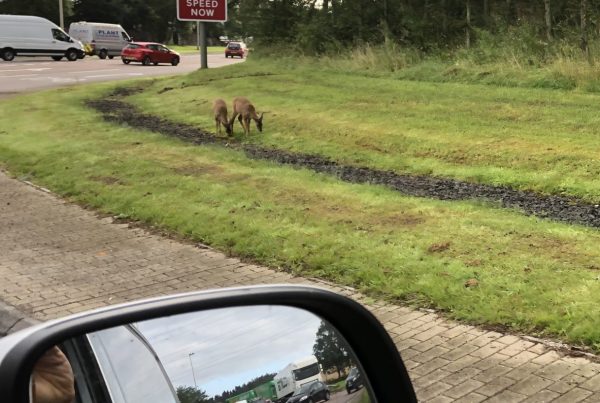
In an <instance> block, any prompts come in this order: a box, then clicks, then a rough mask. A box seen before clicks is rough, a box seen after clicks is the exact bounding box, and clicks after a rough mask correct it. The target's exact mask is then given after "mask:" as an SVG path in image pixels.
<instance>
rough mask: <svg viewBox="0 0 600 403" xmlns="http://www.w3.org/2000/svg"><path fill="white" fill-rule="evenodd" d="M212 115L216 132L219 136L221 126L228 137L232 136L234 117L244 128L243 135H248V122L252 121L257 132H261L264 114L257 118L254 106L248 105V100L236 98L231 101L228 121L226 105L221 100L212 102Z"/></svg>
mask: <svg viewBox="0 0 600 403" xmlns="http://www.w3.org/2000/svg"><path fill="white" fill-rule="evenodd" d="M213 113H214V114H215V123H216V130H217V133H219V134H221V133H222V129H221V125H223V126H225V131H226V132H227V134H228V135H232V134H233V124H234V122H235V118H236V116H237V118H238V120H239V121H240V123H241V124H242V127H243V128H244V134H245V135H248V134H250V120H254V122H256V128H257V129H258V131H259V132H262V120H263V114H264V112H263V113H261V114H260V116H258V114H257V113H256V109H255V108H254V105H252V104H251V103H250V101H249V100H248V98H245V97H236V98H234V99H233V115H232V117H231V119H230V120H228V119H227V104H226V103H225V101H223V100H222V99H215V100H214V102H213Z"/></svg>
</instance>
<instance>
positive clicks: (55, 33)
mask: <svg viewBox="0 0 600 403" xmlns="http://www.w3.org/2000/svg"><path fill="white" fill-rule="evenodd" d="M52 37H53V38H54V39H56V40H57V41H61V42H69V41H70V40H71V38H70V37H69V35H67V34H65V33H64V32H63V31H61V30H60V29H56V28H52Z"/></svg>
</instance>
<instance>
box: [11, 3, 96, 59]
mask: <svg viewBox="0 0 600 403" xmlns="http://www.w3.org/2000/svg"><path fill="white" fill-rule="evenodd" d="M15 56H50V57H52V58H53V59H54V60H57V61H58V60H60V59H62V58H63V57H65V58H66V59H67V60H69V61H75V60H77V59H82V58H83V57H84V56H85V52H84V50H83V45H82V44H81V42H79V41H78V40H75V39H72V38H71V37H70V36H69V35H67V34H66V33H65V31H63V30H62V29H60V27H58V25H56V24H54V23H53V22H51V21H49V20H47V19H45V18H41V17H35V16H30V15H8V14H0V57H1V58H2V59H4V60H5V61H7V62H10V61H11V60H13V59H14V58H15Z"/></svg>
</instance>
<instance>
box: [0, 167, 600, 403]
mask: <svg viewBox="0 0 600 403" xmlns="http://www.w3.org/2000/svg"><path fill="white" fill-rule="evenodd" d="M0 229H1V230H0V279H1V280H0V300H1V301H0V322H1V319H2V311H3V310H6V309H12V307H14V308H16V309H17V310H18V311H20V312H23V313H24V314H26V315H27V316H29V317H32V318H35V319H38V320H47V319H51V318H56V317H59V316H63V315H67V314H70V313H75V312H80V311H82V310H87V309H91V308H96V307H100V306H105V305H107V304H115V303H120V302H125V301H130V300H134V299H139V298H144V297H151V296H157V295H165V294H172V293H177V292H185V291H193V290H199V289H207V288H216V287H231V286H239V285H249V284H272V283H301V284H313V285H315V284H316V285H320V286H326V287H328V288H330V289H332V290H334V291H336V292H339V293H341V294H344V295H347V296H350V297H352V298H354V299H356V300H358V301H359V302H362V303H363V304H366V306H367V307H368V308H369V309H370V310H371V311H372V312H373V313H374V314H375V315H376V316H377V317H378V318H379V319H380V320H381V321H382V322H383V323H384V326H385V327H386V329H387V330H388V332H389V333H390V335H391V336H392V338H393V339H394V341H395V342H396V345H397V347H398V349H399V350H400V352H401V353H402V355H403V358H404V360H405V361H406V365H407V367H408V368H409V372H410V375H411V378H412V379H413V382H414V383H415V388H416V391H417V395H418V397H419V400H420V401H423V402H454V401H456V402H501V403H510V402H570V403H574V402H600V394H599V393H600V364H596V363H594V362H591V361H589V360H588V359H585V358H572V357H567V356H563V355H561V354H560V353H558V352H556V351H553V350H549V349H548V348H547V347H545V346H544V345H543V344H541V343H535V342H532V341H529V340H525V339H522V338H520V337H517V336H513V335H504V334H501V333H498V332H491V331H486V330H483V329H479V328H477V327H472V326H466V325H461V324H458V323H455V322H452V321H448V320H445V319H443V318H441V317H439V316H438V315H436V314H434V313H428V312H422V311H417V310H413V309H409V308H406V307H402V306H396V305H391V304H387V303H382V302H378V301H375V302H373V301H372V300H371V299H368V298H365V297H364V296H362V295H360V294H359V293H357V292H355V291H354V290H352V289H350V288H346V287H338V286H334V285H331V284H326V283H324V282H320V281H316V280H311V279H306V278H299V277H292V276H290V275H289V274H286V273H281V272H276V271H273V270H271V269H268V268H265V267H261V266H257V265H252V264H245V263H242V262H240V261H239V260H237V259H234V258H229V257H226V256H224V255H223V254H221V253H218V252H216V251H214V250H211V249H207V248H198V247H196V246H194V245H191V244H186V243H181V242H177V241H175V240H171V239H166V238H162V237H160V236H157V235H153V234H150V233H148V232H146V231H144V230H142V229H135V228H129V226H128V225H126V224H115V223H113V221H112V219H111V218H99V217H98V216H97V215H96V214H94V213H93V212H91V211H87V210H84V209H82V208H80V207H78V206H75V205H72V204H68V203H66V202H64V201H62V200H61V199H59V198H57V197H55V196H53V195H51V194H49V193H47V192H44V191H42V190H39V189H36V188H34V187H32V186H29V185H26V184H24V183H22V182H19V181H17V180H14V179H10V178H8V177H7V176H6V175H5V174H4V173H2V172H0ZM3 303H5V304H8V305H9V306H10V307H7V305H4V304H3ZM13 322H15V320H13ZM21 322H23V321H21ZM11 323H12V322H11ZM13 325H14V324H13ZM21 325H22V323H21Z"/></svg>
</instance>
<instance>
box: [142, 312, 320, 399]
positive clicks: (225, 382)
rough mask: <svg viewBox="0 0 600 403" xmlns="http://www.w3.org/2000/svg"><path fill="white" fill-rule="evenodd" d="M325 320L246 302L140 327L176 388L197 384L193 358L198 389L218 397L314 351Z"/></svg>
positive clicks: (178, 316) (161, 320) (306, 314)
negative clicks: (243, 305)
mask: <svg viewBox="0 0 600 403" xmlns="http://www.w3.org/2000/svg"><path fill="white" fill-rule="evenodd" d="M320 323H321V320H320V318H318V317H317V316H315V315H313V314H312V313H309V312H306V311H303V310H301V309H297V308H290V307H284V306H251V307H250V306H246V307H235V308H224V309H214V310H210V311H204V312H194V313H190V314H184V315H175V316H170V317H165V318H160V319H154V320H151V321H145V322H140V323H138V324H137V325H136V327H137V328H138V329H139V330H140V332H141V333H142V334H143V335H144V336H145V337H146V338H147V339H148V341H149V342H150V344H151V345H152V347H153V348H154V349H155V351H156V353H157V354H158V356H159V357H160V359H161V361H162V363H163V365H164V367H165V370H166V371H167V373H168V374H169V377H170V378H171V381H172V382H173V384H174V386H175V387H177V386H180V385H186V386H190V385H192V386H193V385H194V379H193V376H192V370H191V367H190V358H191V360H192V363H193V366H194V373H195V375H196V382H197V384H198V387H199V388H201V389H203V390H205V391H206V392H207V393H208V395H209V396H213V395H215V394H221V393H222V392H223V391H224V390H228V389H233V388H234V387H235V386H238V385H241V384H243V383H246V382H248V381H250V380H251V379H253V378H255V377H257V376H260V375H263V374H265V373H276V372H279V370H280V369H282V368H283V367H285V366H286V365H287V364H289V363H290V362H292V361H295V360H298V359H302V358H305V357H306V356H309V355H312V348H313V345H314V342H315V335H316V333H317V329H318V327H319V325H320ZM190 353H193V355H191V357H190V356H189V354H190Z"/></svg>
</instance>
